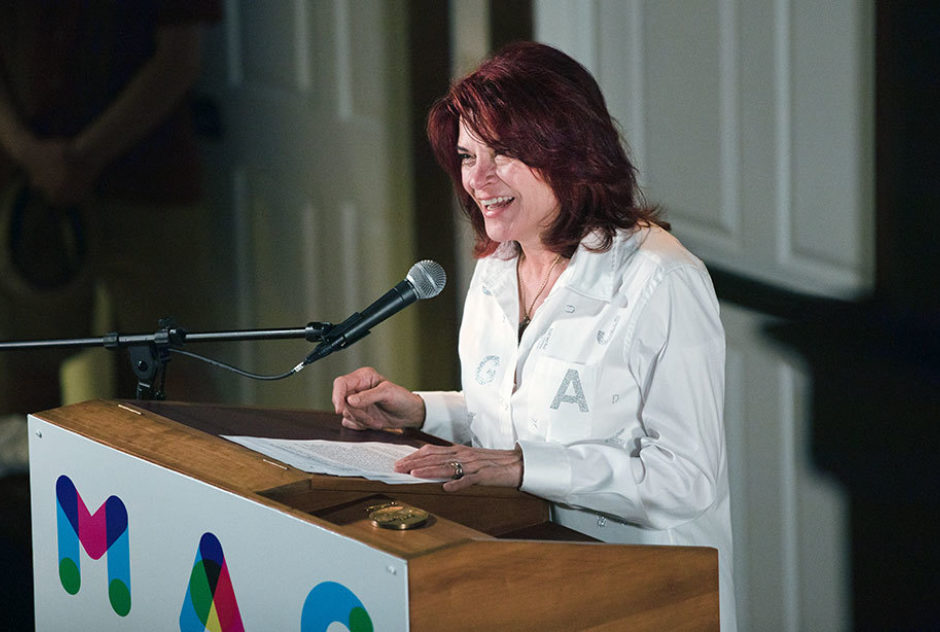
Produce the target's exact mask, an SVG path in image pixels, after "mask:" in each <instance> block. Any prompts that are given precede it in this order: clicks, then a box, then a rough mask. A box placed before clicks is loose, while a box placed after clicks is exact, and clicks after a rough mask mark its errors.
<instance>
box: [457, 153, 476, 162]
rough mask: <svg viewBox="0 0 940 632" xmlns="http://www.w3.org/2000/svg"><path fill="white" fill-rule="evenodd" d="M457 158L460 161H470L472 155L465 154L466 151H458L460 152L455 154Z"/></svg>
mask: <svg viewBox="0 0 940 632" xmlns="http://www.w3.org/2000/svg"><path fill="white" fill-rule="evenodd" d="M457 159H458V160H459V161H460V162H461V163H467V162H470V161H471V160H473V156H471V155H470V154H466V153H463V152H460V153H458V154H457Z"/></svg>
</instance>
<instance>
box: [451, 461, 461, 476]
mask: <svg viewBox="0 0 940 632" xmlns="http://www.w3.org/2000/svg"><path fill="white" fill-rule="evenodd" d="M449 465H450V466H451V467H452V468H454V475H453V477H452V478H453V479H454V480H457V479H458V478H463V465H461V463H460V461H451V462H450V464H449Z"/></svg>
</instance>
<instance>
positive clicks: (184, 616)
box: [180, 533, 245, 632]
mask: <svg viewBox="0 0 940 632" xmlns="http://www.w3.org/2000/svg"><path fill="white" fill-rule="evenodd" d="M244 630H245V626H244V625H242V616H241V613H240V612H239V611H238V603H237V602H236V601H235V590H234V589H233V588H232V579H231V578H230V577H229V574H228V565H226V563H225V555H224V554H223V553H222V544H221V543H220V542H219V539H218V538H217V537H215V536H214V535H212V534H211V533H204V534H203V535H202V539H200V540H199V549H198V550H197V551H196V560H195V561H194V562H193V571H192V573H191V574H190V576H189V586H188V587H187V588H186V598H185V599H184V600H183V610H182V611H181V612H180V632H204V631H208V632H244Z"/></svg>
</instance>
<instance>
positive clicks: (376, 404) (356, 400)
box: [333, 367, 425, 430]
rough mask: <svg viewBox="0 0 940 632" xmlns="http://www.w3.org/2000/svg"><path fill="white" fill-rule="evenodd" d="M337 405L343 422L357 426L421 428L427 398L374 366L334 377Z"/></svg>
mask: <svg viewBox="0 0 940 632" xmlns="http://www.w3.org/2000/svg"><path fill="white" fill-rule="evenodd" d="M333 407H334V408H335V409H336V412H337V413H339V414H340V415H342V416H343V425H344V426H345V427H347V428H352V429H353V430H368V429H381V428H420V427H421V426H422V425H423V424H424V415H425V410H424V400H423V399H421V397H419V396H418V395H415V394H414V393H412V392H411V391H409V390H408V389H406V388H404V387H402V386H399V385H397V384H394V383H393V382H389V381H388V380H386V379H385V378H384V377H382V376H381V375H379V373H378V372H377V371H376V370H375V369H373V368H371V367H363V368H361V369H357V370H355V371H353V372H352V373H349V374H347V375H343V376H340V377H338V378H336V379H335V380H333Z"/></svg>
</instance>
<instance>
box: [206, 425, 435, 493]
mask: <svg viewBox="0 0 940 632" xmlns="http://www.w3.org/2000/svg"><path fill="white" fill-rule="evenodd" d="M222 438H223V439H228V440H229V441H234V442H235V443H237V444H239V445H243V446H245V447H246V448H248V449H250V450H254V451H255V452H260V453H261V454H264V455H267V456H269V457H271V458H273V459H277V460H278V461H281V462H282V463H287V464H288V465H291V466H293V467H296V468H297V469H298V470H303V471H304V472H310V473H312V474H332V475H334V476H361V477H363V478H367V479H369V480H373V481H383V482H385V483H427V482H430V481H432V480H434V479H427V478H416V477H414V476H411V475H410V474H401V473H399V472H396V471H395V461H397V460H398V459H400V458H402V457H405V456H407V455H409V454H411V453H412V452H414V451H415V450H417V448H414V447H412V446H409V445H401V444H397V443H381V442H378V441H365V442H361V443H348V442H345V441H324V440H322V439H308V440H295V439H269V438H266V437H243V436H223V437H222ZM440 480H445V479H440Z"/></svg>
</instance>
